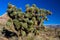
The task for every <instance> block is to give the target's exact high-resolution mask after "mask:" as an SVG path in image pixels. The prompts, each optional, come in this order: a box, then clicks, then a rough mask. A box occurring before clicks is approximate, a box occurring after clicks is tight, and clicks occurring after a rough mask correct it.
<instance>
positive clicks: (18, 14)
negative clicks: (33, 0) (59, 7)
mask: <svg viewBox="0 0 60 40" xmlns="http://www.w3.org/2000/svg"><path fill="white" fill-rule="evenodd" d="M7 15H8V16H9V19H8V21H7V22H6V24H5V25H4V27H3V28H2V31H1V33H2V35H3V37H5V38H7V40H60V30H59V29H58V28H54V29H51V28H49V27H46V26H44V21H48V18H47V16H48V15H51V12H50V11H49V10H46V9H41V8H38V7H37V6H36V5H35V4H33V5H32V6H29V4H27V5H26V10H25V12H22V10H21V9H19V8H17V7H16V6H14V5H12V4H10V3H9V4H8V8H7Z"/></svg>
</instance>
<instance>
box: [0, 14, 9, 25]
mask: <svg viewBox="0 0 60 40" xmlns="http://www.w3.org/2000/svg"><path fill="white" fill-rule="evenodd" d="M8 19H9V17H8V15H7V13H5V14H4V15H2V16H0V24H6V22H7V20H8Z"/></svg>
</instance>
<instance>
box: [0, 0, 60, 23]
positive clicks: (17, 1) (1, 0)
mask: <svg viewBox="0 0 60 40" xmlns="http://www.w3.org/2000/svg"><path fill="white" fill-rule="evenodd" d="M8 2H10V3H11V4H13V5H15V6H16V7H17V8H22V11H25V5H26V4H30V6H31V5H32V4H36V5H37V7H39V8H43V9H47V10H50V11H51V12H52V15H51V16H48V19H49V20H48V21H45V22H44V24H60V0H0V16H1V15H3V14H4V13H5V12H6V10H7V6H8Z"/></svg>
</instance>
